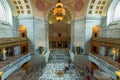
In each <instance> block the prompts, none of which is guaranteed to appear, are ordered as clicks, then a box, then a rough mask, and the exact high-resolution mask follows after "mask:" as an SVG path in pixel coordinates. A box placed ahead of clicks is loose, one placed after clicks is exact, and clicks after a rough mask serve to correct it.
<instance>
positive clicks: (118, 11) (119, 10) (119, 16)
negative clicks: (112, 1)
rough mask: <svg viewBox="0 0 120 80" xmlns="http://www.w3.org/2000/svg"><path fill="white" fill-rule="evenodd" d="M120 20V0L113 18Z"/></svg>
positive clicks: (113, 19)
mask: <svg viewBox="0 0 120 80" xmlns="http://www.w3.org/2000/svg"><path fill="white" fill-rule="evenodd" d="M118 20H120V1H119V2H118V3H117V5H116V7H115V9H114V11H113V18H112V21H118Z"/></svg>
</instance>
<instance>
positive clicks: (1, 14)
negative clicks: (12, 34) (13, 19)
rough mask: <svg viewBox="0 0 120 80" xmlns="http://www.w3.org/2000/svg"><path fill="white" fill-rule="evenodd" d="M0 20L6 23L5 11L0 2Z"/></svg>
mask: <svg viewBox="0 0 120 80" xmlns="http://www.w3.org/2000/svg"><path fill="white" fill-rule="evenodd" d="M0 20H2V21H7V15H6V10H5V7H4V6H3V4H2V3H1V1H0Z"/></svg>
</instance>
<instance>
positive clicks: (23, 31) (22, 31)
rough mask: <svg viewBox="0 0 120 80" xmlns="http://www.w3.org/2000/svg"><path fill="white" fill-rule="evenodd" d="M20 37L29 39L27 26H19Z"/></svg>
mask: <svg viewBox="0 0 120 80" xmlns="http://www.w3.org/2000/svg"><path fill="white" fill-rule="evenodd" d="M18 30H19V37H27V28H26V27H25V26H23V25H22V26H19V28H18Z"/></svg>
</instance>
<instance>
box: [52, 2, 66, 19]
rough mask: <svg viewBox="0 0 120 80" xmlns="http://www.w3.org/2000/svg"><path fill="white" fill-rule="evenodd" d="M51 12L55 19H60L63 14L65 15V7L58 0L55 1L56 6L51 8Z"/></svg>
mask: <svg viewBox="0 0 120 80" xmlns="http://www.w3.org/2000/svg"><path fill="white" fill-rule="evenodd" d="M53 14H54V15H55V16H56V20H57V21H62V19H63V16H64V15H66V11H65V8H64V7H63V4H62V3H61V2H60V0H59V1H58V2H57V4H56V7H55V8H54V10H53Z"/></svg>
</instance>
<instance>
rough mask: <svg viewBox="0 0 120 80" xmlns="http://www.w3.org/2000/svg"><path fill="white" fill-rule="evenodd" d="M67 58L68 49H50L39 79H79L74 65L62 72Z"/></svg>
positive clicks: (66, 63) (66, 64)
mask: <svg viewBox="0 0 120 80" xmlns="http://www.w3.org/2000/svg"><path fill="white" fill-rule="evenodd" d="M69 58H70V56H69V53H68V51H62V50H61V51H51V53H50V57H49V62H48V63H47V65H46V67H45V69H44V71H43V74H42V76H41V77H40V78H39V80H81V79H80V78H79V77H78V75H77V74H76V71H75V69H74V66H71V67H70V69H69V70H68V71H67V72H65V73H64V72H63V71H64V68H65V66H68V59H69ZM58 71H61V72H62V75H60V76H59V75H57V72H58Z"/></svg>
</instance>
